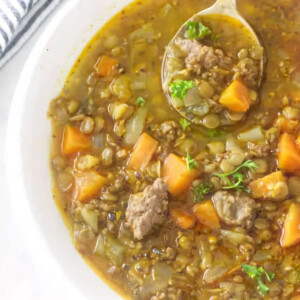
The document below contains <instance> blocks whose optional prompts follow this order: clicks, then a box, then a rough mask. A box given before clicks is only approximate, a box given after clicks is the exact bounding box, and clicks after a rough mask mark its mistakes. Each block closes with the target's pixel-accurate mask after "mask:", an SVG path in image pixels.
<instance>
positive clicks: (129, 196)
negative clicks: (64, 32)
mask: <svg viewBox="0 0 300 300" xmlns="http://www.w3.org/2000/svg"><path fill="white" fill-rule="evenodd" d="M212 4H213V1H210V0H185V1H178V0H173V1H170V0H143V1H141V0H139V1H136V2H133V3H132V4H131V5H129V6H128V7H126V8H124V9H123V10H122V11H121V12H119V13H118V14H117V15H116V16H115V17H114V18H112V19H111V20H110V21H109V22H108V23H107V24H106V25H105V26H104V27H103V28H102V29H101V30H100V31H99V32H98V34H97V35H96V36H95V37H94V38H93V40H92V41H91V42H90V43H89V44H88V45H87V46H86V48H85V49H84V51H83V52H82V54H81V56H80V57H79V58H78V60H77V61H76V63H75V64H74V67H73V69H72V70H71V72H70V74H69V76H68V78H67V79H66V82H65V84H64V87H63V90H62V91H61V94H60V95H59V96H58V97H57V98H56V99H53V100H52V101H51V103H50V106H49V112H48V116H49V117H50V119H51V122H52V136H51V154H50V161H51V164H50V166H51V171H52V174H53V179H54V187H53V195H54V199H55V201H56V203H57V206H58V208H59V209H60V211H61V213H62V215H63V217H64V219H65V221H66V224H67V226H68V227H69V229H70V232H71V235H72V237H73V241H74V245H75V247H76V249H77V250H78V252H79V253H80V254H81V255H82V257H83V258H84V259H85V260H86V261H87V262H88V264H89V265H90V266H91V267H92V269H93V270H94V271H95V272H97V273H98V274H99V275H100V277H101V278H102V279H103V280H105V281H106V282H107V283H108V284H109V285H110V286H112V288H114V289H115V290H117V291H118V292H119V293H120V294H121V295H122V296H123V297H125V298H128V299H151V300H155V299H178V300H179V299H199V300H202V299H203V300H204V299H211V300H212V299H213V300H219V299H220V300H221V299H222V300H223V299H249V300H250V299H273V300H275V299H278V300H279V299H292V300H297V299H298V300H299V299H300V146H299V143H300V135H299V129H300V126H299V121H300V63H299V61H300V33H299V31H300V13H299V12H300V2H299V1H297V0H264V1H260V0H241V1H238V9H239V11H240V13H241V14H242V15H243V16H244V17H245V18H246V19H247V21H248V22H249V23H250V24H251V26H252V27H253V28H254V30H255V31H256V33H257V34H258V36H259V37H260V39H261V42H262V48H260V47H255V45H254V44H253V43H252V41H251V40H249V39H247V38H246V35H245V36H244V35H243V34H242V35H241V32H240V28H239V29H238V27H239V26H238V25H235V23H234V22H229V23H228V24H225V23H226V22H227V21H228V20H227V21H226V20H222V19H221V18H219V17H218V16H214V17H213V19H209V18H208V19H207V18H203V19H202V18H201V19H199V20H198V19H197V20H195V22H192V23H191V24H189V25H188V27H187V28H186V32H185V34H184V35H183V36H182V37H181V40H180V41H178V43H177V46H178V45H181V46H182V45H185V46H187V48H181V50H180V51H179V52H178V49H175V48H174V53H173V54H174V55H173V56H172V60H173V62H172V63H171V65H170V68H171V69H170V70H171V73H172V77H171V79H170V82H168V83H167V84H166V87H164V88H166V89H167V90H168V92H169V93H170V95H171V98H172V99H173V100H172V101H174V102H176V103H180V105H179V106H178V107H180V108H182V109H183V110H185V111H186V112H187V114H189V115H186V117H187V118H184V117H183V116H182V115H180V114H179V113H178V111H176V110H175V109H174V108H173V107H172V105H170V103H169V102H168V100H167V98H166V96H165V94H164V92H163V85H162V84H161V66H162V58H163V55H164V51H165V48H166V46H167V45H168V44H169V42H170V40H171V38H172V37H173V36H174V34H175V33H176V32H177V30H178V29H179V28H180V27H181V25H182V24H183V23H184V22H185V21H186V20H187V19H189V18H190V17H191V16H192V15H193V14H195V13H196V12H198V11H200V10H203V9H205V8H207V7H208V6H210V5H212ZM218 20H219V21H220V20H221V21H222V22H223V25H224V24H225V25H226V26H225V25H224V26H222V24H221V23H220V22H219V24H218ZM224 28H226V30H224ZM227 35H228V36H227ZM226 37H227V38H226ZM228 38H229V40H228ZM231 39H232V40H233V41H236V42H235V43H232V42H230V41H231ZM200 52H201V53H203V55H202V56H199V55H198V54H199V53H200ZM192 54H195V55H194V56H192ZM262 56H264V60H265V65H264V74H263V78H262V81H261V82H260V78H259V76H258V72H259V65H258V60H259V59H260V58H261V57H262ZM191 91H192V92H191ZM194 119H196V120H194Z"/></svg>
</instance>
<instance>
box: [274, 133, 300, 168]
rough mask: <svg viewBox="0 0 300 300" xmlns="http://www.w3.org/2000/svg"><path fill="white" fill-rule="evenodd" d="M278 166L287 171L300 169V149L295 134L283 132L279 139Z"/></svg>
mask: <svg viewBox="0 0 300 300" xmlns="http://www.w3.org/2000/svg"><path fill="white" fill-rule="evenodd" d="M278 148H279V153H278V166H279V168H280V169H284V170H285V171H287V172H292V173H293V172H295V171H299V170H300V150H299V149H298V147H297V144H296V141H295V138H294V136H293V135H291V134H288V133H283V134H282V135H281V136H280V140H279V146H278Z"/></svg>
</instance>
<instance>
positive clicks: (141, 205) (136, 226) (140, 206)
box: [126, 178, 169, 240]
mask: <svg viewBox="0 0 300 300" xmlns="http://www.w3.org/2000/svg"><path fill="white" fill-rule="evenodd" d="M168 189H169V187H168V186H167V184H166V183H165V182H164V181H163V180H162V179H160V178H159V179H156V180H155V181H154V183H153V184H152V185H150V186H148V187H146V188H145V189H144V191H143V193H140V194H135V195H131V196H130V198H129V202H128V207H127V210H126V219H127V221H126V225H127V226H130V227H131V228H132V230H133V235H134V237H135V238H136V239H138V240H141V239H142V238H143V237H144V236H145V235H147V234H148V233H150V232H151V231H152V229H153V228H155V227H157V226H159V225H161V224H162V223H163V221H164V219H165V216H166V211H167V208H168Z"/></svg>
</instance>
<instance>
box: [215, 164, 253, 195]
mask: <svg viewBox="0 0 300 300" xmlns="http://www.w3.org/2000/svg"><path fill="white" fill-rule="evenodd" d="M242 168H247V169H249V170H251V171H253V172H255V169H256V168H257V165H256V164H255V163H254V162H253V161H252V160H247V161H245V162H244V163H242V164H241V165H239V166H238V167H237V168H236V169H235V170H233V171H232V172H229V173H224V174H221V173H214V175H215V176H217V177H219V178H221V179H224V180H225V182H226V184H227V185H226V186H223V189H238V190H244V191H246V192H248V193H249V192H250V190H249V189H248V188H246V187H245V186H244V185H243V181H244V175H243V174H242V173H241V172H240V170H241V169H242Z"/></svg>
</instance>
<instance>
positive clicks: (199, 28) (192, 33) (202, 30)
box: [185, 21, 211, 39]
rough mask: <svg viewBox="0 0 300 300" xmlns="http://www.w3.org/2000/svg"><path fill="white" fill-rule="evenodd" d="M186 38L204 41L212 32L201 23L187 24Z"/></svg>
mask: <svg viewBox="0 0 300 300" xmlns="http://www.w3.org/2000/svg"><path fill="white" fill-rule="evenodd" d="M186 26H187V29H186V34H185V35H186V37H187V38H189V39H203V38H204V37H206V36H208V35H210V34H211V30H210V29H209V28H208V27H206V26H204V25H203V24H202V23H201V22H191V21H189V22H187V24H186Z"/></svg>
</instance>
